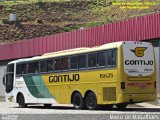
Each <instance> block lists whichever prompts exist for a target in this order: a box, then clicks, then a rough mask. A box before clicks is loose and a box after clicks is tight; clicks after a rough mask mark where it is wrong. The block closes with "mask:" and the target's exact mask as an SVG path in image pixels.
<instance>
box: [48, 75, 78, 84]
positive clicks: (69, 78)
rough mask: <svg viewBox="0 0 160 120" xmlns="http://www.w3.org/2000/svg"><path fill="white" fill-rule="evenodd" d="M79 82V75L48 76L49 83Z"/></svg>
mask: <svg viewBox="0 0 160 120" xmlns="http://www.w3.org/2000/svg"><path fill="white" fill-rule="evenodd" d="M79 80H80V75H79V74H72V75H54V76H49V82H73V81H79Z"/></svg>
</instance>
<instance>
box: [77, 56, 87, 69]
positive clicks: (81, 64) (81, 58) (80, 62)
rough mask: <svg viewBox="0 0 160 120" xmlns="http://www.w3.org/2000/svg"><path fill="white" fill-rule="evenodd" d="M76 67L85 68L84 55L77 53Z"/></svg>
mask: <svg viewBox="0 0 160 120" xmlns="http://www.w3.org/2000/svg"><path fill="white" fill-rule="evenodd" d="M78 68H79V69H86V55H79V56H78Z"/></svg>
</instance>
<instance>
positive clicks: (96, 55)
mask: <svg viewBox="0 0 160 120" xmlns="http://www.w3.org/2000/svg"><path fill="white" fill-rule="evenodd" d="M97 53H98V52H97V51H96V52H90V53H88V54H87V68H88V69H96V68H98V66H97V61H98V55H97ZM89 54H96V66H95V67H89V66H88V65H89V62H88V61H89Z"/></svg>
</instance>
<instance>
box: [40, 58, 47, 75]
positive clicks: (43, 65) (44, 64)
mask: <svg viewBox="0 0 160 120" xmlns="http://www.w3.org/2000/svg"><path fill="white" fill-rule="evenodd" d="M40 72H47V61H41V62H40Z"/></svg>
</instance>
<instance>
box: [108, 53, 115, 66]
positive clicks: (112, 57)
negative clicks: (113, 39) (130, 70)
mask: <svg viewBox="0 0 160 120" xmlns="http://www.w3.org/2000/svg"><path fill="white" fill-rule="evenodd" d="M107 66H108V67H114V66H116V50H108V51H107Z"/></svg>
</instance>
